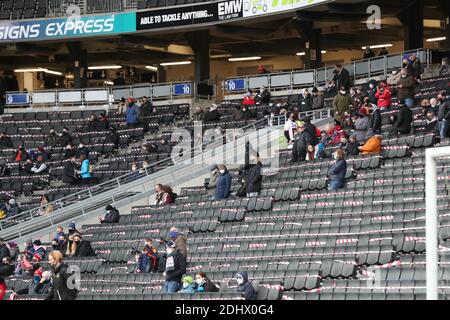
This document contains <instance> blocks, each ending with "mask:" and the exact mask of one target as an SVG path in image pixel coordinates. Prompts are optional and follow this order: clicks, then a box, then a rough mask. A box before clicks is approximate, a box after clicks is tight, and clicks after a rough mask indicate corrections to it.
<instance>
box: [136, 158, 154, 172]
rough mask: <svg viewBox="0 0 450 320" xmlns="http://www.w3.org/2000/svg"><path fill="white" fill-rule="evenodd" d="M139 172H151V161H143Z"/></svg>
mask: <svg viewBox="0 0 450 320" xmlns="http://www.w3.org/2000/svg"><path fill="white" fill-rule="evenodd" d="M139 172H140V173H141V174H145V173H146V172H147V173H149V174H150V173H151V172H152V171H151V168H150V162H149V161H148V160H144V161H142V169H141V170H139Z"/></svg>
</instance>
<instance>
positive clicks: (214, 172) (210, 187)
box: [204, 164, 220, 196]
mask: <svg viewBox="0 0 450 320" xmlns="http://www.w3.org/2000/svg"><path fill="white" fill-rule="evenodd" d="M210 171H211V172H210V175H209V180H208V182H205V185H204V186H205V189H206V190H207V193H208V195H210V196H212V195H213V194H214V193H215V189H216V185H217V179H218V178H219V175H220V172H219V167H218V166H217V165H215V164H214V165H213V166H212V167H211V170H210Z"/></svg>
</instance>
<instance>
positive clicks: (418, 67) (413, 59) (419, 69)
mask: <svg viewBox="0 0 450 320" xmlns="http://www.w3.org/2000/svg"><path fill="white" fill-rule="evenodd" d="M409 64H410V65H411V67H412V75H413V76H414V78H415V79H416V80H420V78H421V76H422V73H423V72H424V68H423V65H422V62H420V59H419V58H418V57H417V55H416V54H415V53H413V54H411V55H410V56H409Z"/></svg>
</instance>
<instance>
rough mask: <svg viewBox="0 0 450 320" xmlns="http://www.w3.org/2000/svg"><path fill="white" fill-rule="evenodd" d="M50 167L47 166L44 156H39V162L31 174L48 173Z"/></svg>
mask: <svg viewBox="0 0 450 320" xmlns="http://www.w3.org/2000/svg"><path fill="white" fill-rule="evenodd" d="M47 169H48V167H47V165H46V164H45V163H44V158H43V156H41V155H40V156H38V158H37V162H36V163H35V164H34V166H33V167H32V168H31V172H32V173H36V174H39V173H45V172H46V171H47Z"/></svg>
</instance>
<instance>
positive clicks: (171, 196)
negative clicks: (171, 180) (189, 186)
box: [161, 185, 177, 205]
mask: <svg viewBox="0 0 450 320" xmlns="http://www.w3.org/2000/svg"><path fill="white" fill-rule="evenodd" d="M161 190H162V192H163V196H162V204H164V205H166V204H172V203H174V202H175V198H176V197H177V196H176V194H175V193H174V192H173V190H172V188H171V187H170V186H167V185H163V186H162V188H161Z"/></svg>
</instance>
